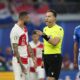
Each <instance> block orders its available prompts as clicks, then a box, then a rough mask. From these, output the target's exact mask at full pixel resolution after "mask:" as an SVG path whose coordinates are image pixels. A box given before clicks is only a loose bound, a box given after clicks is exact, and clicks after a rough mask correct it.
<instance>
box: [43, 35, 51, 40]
mask: <svg viewBox="0 0 80 80" xmlns="http://www.w3.org/2000/svg"><path fill="white" fill-rule="evenodd" d="M42 37H43V38H44V39H45V40H46V41H48V40H49V39H50V37H48V36H47V35H46V34H43V35H42Z"/></svg>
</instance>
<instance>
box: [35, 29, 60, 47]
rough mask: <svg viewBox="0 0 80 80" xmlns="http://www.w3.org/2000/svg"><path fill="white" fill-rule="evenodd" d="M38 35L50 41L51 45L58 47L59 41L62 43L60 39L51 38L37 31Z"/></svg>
mask: <svg viewBox="0 0 80 80" xmlns="http://www.w3.org/2000/svg"><path fill="white" fill-rule="evenodd" d="M36 32H37V34H39V35H40V36H42V37H43V38H44V39H45V40H46V41H48V42H49V43H50V44H52V45H54V46H56V45H57V44H58V43H59V41H60V37H54V38H52V37H50V36H48V35H46V34H44V33H43V32H41V31H40V30H36Z"/></svg>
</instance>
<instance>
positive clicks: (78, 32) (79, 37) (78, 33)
mask: <svg viewBox="0 0 80 80" xmlns="http://www.w3.org/2000/svg"><path fill="white" fill-rule="evenodd" d="M73 39H74V42H75V41H76V42H77V43H78V47H79V52H80V25H79V26H77V27H76V28H75V30H74V36H73Z"/></svg>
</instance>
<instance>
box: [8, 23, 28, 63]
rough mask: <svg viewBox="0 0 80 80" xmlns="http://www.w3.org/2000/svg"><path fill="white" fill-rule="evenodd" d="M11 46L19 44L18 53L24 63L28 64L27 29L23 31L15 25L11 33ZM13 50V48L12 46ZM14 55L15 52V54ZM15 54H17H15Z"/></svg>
mask: <svg viewBox="0 0 80 80" xmlns="http://www.w3.org/2000/svg"><path fill="white" fill-rule="evenodd" d="M10 41H11V46H12V44H13V43H16V44H18V52H19V55H20V57H21V60H22V62H23V63H24V64H25V63H27V57H28V48H27V45H28V31H27V29H26V28H24V29H22V28H21V27H19V25H18V24H15V25H14V27H13V28H12V30H11V33H10ZM12 50H13V46H12ZM13 53H14V52H13ZM14 54H15V53H14Z"/></svg>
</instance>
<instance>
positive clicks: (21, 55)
mask: <svg viewBox="0 0 80 80" xmlns="http://www.w3.org/2000/svg"><path fill="white" fill-rule="evenodd" d="M28 21H29V16H28V13H27V12H21V13H20V14H19V19H18V22H17V23H16V24H15V25H14V27H13V28H12V30H11V33H10V40H11V46H12V50H13V59H12V65H13V72H14V76H15V80H29V79H28V77H26V75H27V76H28V74H29V67H28V51H29V52H30V54H31V56H32V58H33V59H34V55H33V51H32V49H31V47H30V45H29V44H28V31H27V29H26V27H25V24H26V23H27V22H28Z"/></svg>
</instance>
